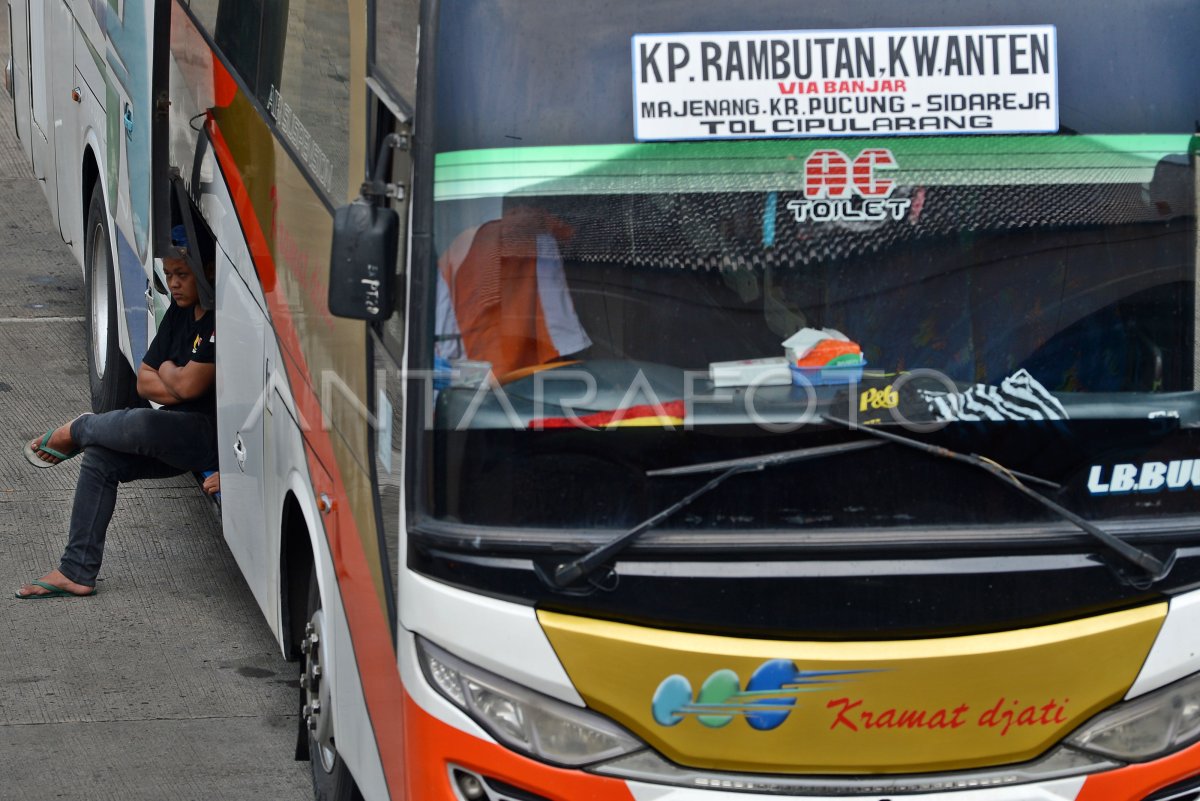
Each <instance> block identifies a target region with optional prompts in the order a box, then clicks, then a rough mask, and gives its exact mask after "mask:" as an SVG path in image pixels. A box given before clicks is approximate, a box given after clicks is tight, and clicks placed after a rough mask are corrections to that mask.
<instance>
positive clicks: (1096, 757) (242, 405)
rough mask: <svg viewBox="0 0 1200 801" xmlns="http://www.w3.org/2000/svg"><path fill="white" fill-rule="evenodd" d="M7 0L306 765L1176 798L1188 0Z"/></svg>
mask: <svg viewBox="0 0 1200 801" xmlns="http://www.w3.org/2000/svg"><path fill="white" fill-rule="evenodd" d="M9 12H10V15H11V20H12V25H11V32H12V43H11V44H12V50H11V52H12V61H11V64H10V65H9V68H8V81H7V83H8V86H9V88H10V93H11V95H12V98H13V102H14V104H15V108H16V119H17V132H18V135H19V137H20V140H21V142H22V144H23V146H24V148H25V150H26V153H27V155H28V157H29V158H30V160H31V163H32V165H33V168H34V171H35V173H36V174H37V176H38V177H39V178H40V179H41V180H42V181H43V185H44V187H45V190H46V195H47V199H48V201H49V204H50V207H51V209H52V210H53V212H54V213H55V214H56V216H57V220H58V225H59V228H60V230H61V232H62V235H63V238H64V240H65V241H67V242H68V243H69V244H70V246H71V248H72V250H73V251H74V253H75V254H76V256H77V257H78V258H79V260H80V263H81V264H82V265H83V269H84V275H85V278H86V286H87V287H88V292H89V298H90V302H89V309H90V320H91V325H90V331H91V339H90V348H89V365H90V367H91V370H90V372H91V382H92V397H93V402H94V405H95V407H96V408H97V409H101V408H109V407H112V406H115V405H119V404H121V403H122V402H124V401H125V400H126V399H127V398H128V395H129V392H130V374H129V370H130V367H129V366H130V365H131V364H136V363H137V362H138V361H139V360H140V358H141V355H142V353H143V352H144V349H145V347H146V342H147V339H148V337H149V335H150V333H151V332H152V331H153V327H154V325H155V318H156V316H157V315H158V314H159V313H160V312H161V310H162V309H163V307H164V305H165V301H166V299H165V297H164V296H163V295H162V294H161V293H159V292H158V291H157V287H156V281H155V278H156V276H157V275H158V273H159V271H160V267H159V260H160V259H161V258H162V257H163V256H165V255H170V254H171V253H172V252H173V251H172V249H171V244H170V239H169V236H168V232H169V230H170V228H171V226H172V225H176V224H183V225H185V226H186V227H189V228H190V229H191V231H192V232H193V235H194V236H197V237H201V238H202V239H207V240H211V242H212V244H213V245H214V248H215V253H216V259H217V268H218V269H217V281H216V285H215V297H214V302H215V304H216V308H217V315H218V318H217V319H218V332H219V336H218V350H217V354H218V368H219V369H218V401H219V426H218V427H219V432H220V443H219V444H220V447H221V470H222V483H223V496H224V504H223V508H222V514H223V522H224V533H225V537H226V539H227V541H228V543H229V547H230V549H231V551H232V552H233V554H234V555H235V557H236V559H237V561H238V563H239V565H240V566H241V568H242V570H243V572H244V573H245V576H246V579H247V581H248V583H249V585H250V587H251V589H252V591H253V593H254V595H255V597H256V599H257V601H258V603H259V605H260V606H261V608H262V611H263V613H264V615H265V617H266V619H267V621H268V622H269V623H270V625H271V627H272V629H273V631H274V632H275V634H276V636H277V637H278V640H279V643H280V646H281V648H282V649H283V652H284V654H285V655H287V656H288V657H291V658H295V659H296V660H298V661H300V662H301V663H302V665H303V667H302V675H301V690H300V696H299V698H298V700H297V710H298V715H297V724H298V748H297V754H298V756H299V757H300V758H308V759H310V760H311V763H312V773H313V779H314V788H315V792H316V795H317V797H318V798H322V799H348V798H356V797H361V798H365V799H370V800H371V801H375V800H376V799H421V800H422V801H424V800H426V799H438V800H439V801H442V800H445V801H450V800H451V799H455V800H457V801H477V800H479V799H488V800H489V801H501V800H502V799H503V800H504V801H547V800H549V801H582V799H612V800H614V801H615V800H617V799H620V800H621V801H668V799H669V801H723V800H725V799H728V800H729V801H732V800H733V799H744V798H749V797H753V796H764V797H788V798H806V799H816V798H827V797H830V796H837V797H844V798H855V799H862V800H863V801H895V799H898V798H912V799H914V800H915V799H923V800H924V799H930V800H931V799H937V800H938V801H1035V800H1036V801H1142V800H1143V799H1146V800H1148V801H1168V800H1169V799H1173V800H1174V801H1184V800H1185V799H1189V800H1192V801H1194V800H1195V799H1197V798H1200V533H1198V532H1200V513H1198V512H1197V509H1198V508H1200V506H1198V504H1197V503H1196V501H1197V499H1198V498H1200V451H1198V446H1200V433H1198V432H1200V339H1198V332H1200V324H1198V320H1200V317H1198V315H1197V313H1198V311H1200V310H1198V299H1200V288H1198V283H1197V254H1198V251H1200V246H1198V242H1197V232H1196V201H1197V194H1198V187H1200V184H1198V183H1197V178H1196V165H1197V158H1198V153H1200V144H1198V142H1200V139H1198V137H1197V130H1198V123H1197V119H1200V77H1197V74H1196V71H1195V70H1193V69H1191V68H1190V66H1189V65H1190V59H1189V55H1190V54H1191V52H1192V49H1193V48H1194V44H1195V42H1196V41H1197V40H1198V39H1200V6H1197V5H1196V4H1195V3H1194V2H1191V0H1138V2H1126V3H1117V2H1107V1H1106V0H1096V2H1092V3H1087V4H1084V5H1082V6H1081V5H1080V4H1079V3H1077V2H1067V0H1036V2H1035V1H1034V0H1011V2H1007V3H1002V4H997V3H989V2H961V1H960V0H912V2H908V3H903V4H895V3H892V4H881V3H870V2H865V0H863V1H860V0H838V2H831V1H827V0H814V1H813V2H809V3H795V2H782V1H777V0H754V2H746V3H712V2H707V1H706V0H690V1H689V2H686V3H684V2H636V3H631V2H625V0H615V2H608V3H603V4H600V3H596V4H585V3H579V2H546V1H545V0H421V2H419V3H418V2H417V1H416V0H408V1H402V2H394V3H384V2H365V3H361V2H350V3H346V2H340V0H238V2H234V1H233V0H191V2H188V1H187V0H110V1H109V2H106V3H105V2H92V3H83V2H80V0H9Z"/></svg>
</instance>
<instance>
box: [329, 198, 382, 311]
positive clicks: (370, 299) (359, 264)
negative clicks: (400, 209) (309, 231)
mask: <svg viewBox="0 0 1200 801" xmlns="http://www.w3.org/2000/svg"><path fill="white" fill-rule="evenodd" d="M399 236H400V216H399V215H398V214H396V212H395V211H393V210H392V209H390V208H388V207H386V206H377V205H375V204H373V203H371V202H369V201H367V200H364V199H363V198H359V199H358V200H355V201H354V202H353V203H350V204H349V205H346V206H342V207H341V208H340V209H338V210H337V211H335V212H334V215H333V247H332V248H331V252H330V257H329V311H330V313H331V314H333V315H334V316H336V317H348V318H350V319H352V320H369V321H373V322H374V321H382V320H386V319H388V318H389V317H391V316H392V309H393V307H394V289H395V287H394V283H395V278H396V243H397V241H398V239H399Z"/></svg>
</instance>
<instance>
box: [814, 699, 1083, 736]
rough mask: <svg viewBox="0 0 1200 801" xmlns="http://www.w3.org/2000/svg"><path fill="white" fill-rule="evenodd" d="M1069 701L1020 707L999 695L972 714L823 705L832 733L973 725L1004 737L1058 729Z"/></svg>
mask: <svg viewBox="0 0 1200 801" xmlns="http://www.w3.org/2000/svg"><path fill="white" fill-rule="evenodd" d="M1070 702H1071V699H1070V698H1064V699H1063V701H1062V703H1061V704H1060V703H1059V702H1058V701H1057V699H1054V698H1051V699H1050V700H1049V701H1047V702H1046V703H1044V704H1022V703H1021V702H1020V701H1018V700H1017V699H1011V700H1010V699H1008V698H1006V697H1004V696H1001V697H1000V698H999V699H997V701H996V703H994V704H992V705H991V706H989V707H987V708H986V709H983V710H982V711H980V712H979V713H978V714H975V712H974V711H973V710H972V709H971V707H970V705H968V704H959V705H958V706H956V707H949V706H946V707H937V708H932V709H900V708H895V707H888V708H886V709H872V708H870V707H866V706H864V701H863V700H862V699H858V700H855V699H851V698H834V699H833V700H831V701H830V702H829V703H827V704H825V708H826V709H831V710H833V712H834V717H833V721H832V722H831V723H830V724H829V728H830V729H832V730H835V731H836V730H844V731H851V732H858V731H869V730H871V729H929V730H934V731H936V730H942V729H950V730H953V729H961V728H962V727H964V726H973V727H976V728H980V729H989V730H993V731H995V732H996V733H998V734H999V735H1000V736H1001V737H1003V736H1004V735H1006V734H1008V732H1009V730H1011V729H1014V728H1034V727H1042V726H1061V725H1062V724H1064V723H1066V722H1067V721H1068V718H1067V715H1066V711H1067V710H1066V706H1067V704H1069V703H1070Z"/></svg>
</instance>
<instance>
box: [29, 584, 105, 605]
mask: <svg viewBox="0 0 1200 801" xmlns="http://www.w3.org/2000/svg"><path fill="white" fill-rule="evenodd" d="M29 583H30V584H33V585H35V586H37V587H41V588H42V589H43V590H49V592H39V593H33V594H30V595H22V594H21V591H20V590H17V591H16V592H15V593H13V595H14V596H15V597H16V598H19V599H20V600H22V601H36V600H38V599H41V598H87V597H88V596H89V595H95V594H96V588H95V587H92V591H91V592H71V591H70V590H64V589H63V588H62V587H55V586H54V585H53V584H48V583H47V582H45V581H41V580H38V581H31V582H29Z"/></svg>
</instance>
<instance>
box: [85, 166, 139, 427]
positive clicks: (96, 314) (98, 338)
mask: <svg viewBox="0 0 1200 801" xmlns="http://www.w3.org/2000/svg"><path fill="white" fill-rule="evenodd" d="M85 231H86V233H85V235H84V240H83V243H84V244H83V266H84V273H85V276H86V279H87V280H86V285H87V308H88V384H89V388H90V390H91V394H92V411H94V412H107V411H110V410H112V409H121V408H124V407H125V406H128V405H130V402H131V401H133V400H135V399H136V398H135V395H134V388H135V386H136V384H135V381H134V376H133V371H132V370H131V369H130V368H129V364H128V363H127V362H126V361H125V357H124V355H123V354H122V353H121V342H120V329H119V328H118V325H117V287H116V277H115V275H114V273H113V263H112V245H111V242H112V240H111V237H110V236H109V231H108V213H107V212H106V211H105V207H104V191H103V190H102V189H101V186H100V182H99V181H97V182H96V185H95V186H94V187H93V189H92V198H91V201H90V202H89V203H88V213H87V228H86V229H85Z"/></svg>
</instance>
